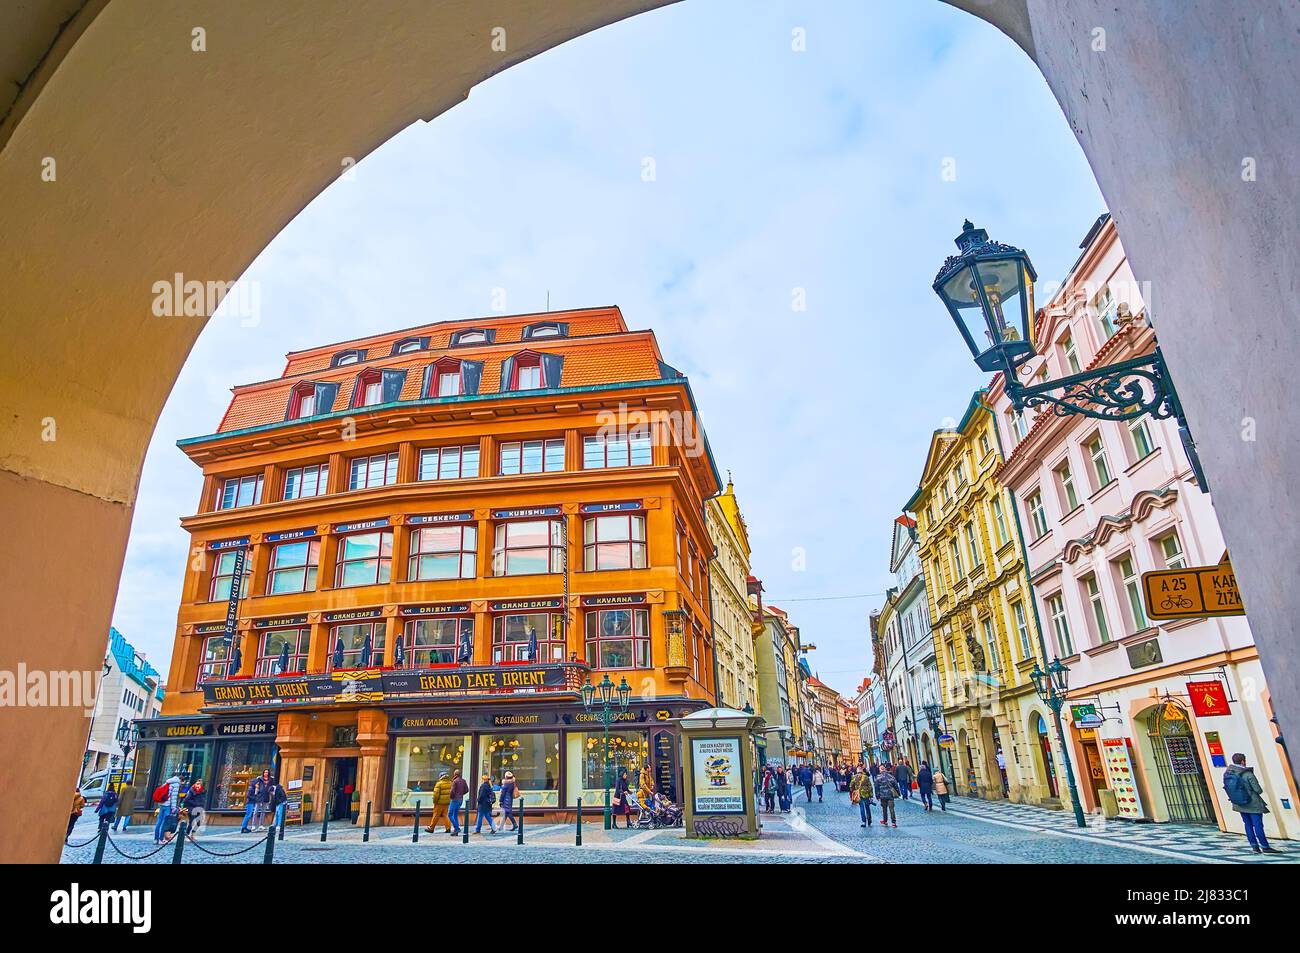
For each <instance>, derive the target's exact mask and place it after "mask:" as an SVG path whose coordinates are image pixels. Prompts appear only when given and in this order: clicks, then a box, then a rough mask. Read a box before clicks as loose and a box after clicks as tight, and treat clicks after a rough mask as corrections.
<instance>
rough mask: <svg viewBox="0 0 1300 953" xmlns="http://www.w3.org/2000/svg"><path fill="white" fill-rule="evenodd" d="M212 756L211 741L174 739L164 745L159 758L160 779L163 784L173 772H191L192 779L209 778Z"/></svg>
mask: <svg viewBox="0 0 1300 953" xmlns="http://www.w3.org/2000/svg"><path fill="white" fill-rule="evenodd" d="M211 758H212V742H210V741H173V742H171V743H170V744H166V745H163V748H162V756H161V757H160V758H159V759H158V760H159V764H158V781H157V783H156V784H155V787H156V786H157V784H162V783H163V782H164V781H166V780H167V779H168V778H170V777H171V776H172V775H173V774H176V775H179V774H181V773H182V772H186V771H188V772H189V775H190V780H191V781H197V780H199V779H200V778H202V779H203V780H205V781H206V780H207V777H208V762H209V760H211Z"/></svg>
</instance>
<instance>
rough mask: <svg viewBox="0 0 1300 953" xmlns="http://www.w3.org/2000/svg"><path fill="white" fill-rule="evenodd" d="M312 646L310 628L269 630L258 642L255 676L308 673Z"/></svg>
mask: <svg viewBox="0 0 1300 953" xmlns="http://www.w3.org/2000/svg"><path fill="white" fill-rule="evenodd" d="M310 645H311V629H309V628H301V629H268V630H267V631H265V632H263V633H262V635H261V637H260V638H259V639H258V640H257V665H256V667H255V668H254V669H253V674H254V675H258V676H268V675H286V674H288V673H291V672H305V671H307V655H308V649H309V648H310ZM286 650H287V651H286Z"/></svg>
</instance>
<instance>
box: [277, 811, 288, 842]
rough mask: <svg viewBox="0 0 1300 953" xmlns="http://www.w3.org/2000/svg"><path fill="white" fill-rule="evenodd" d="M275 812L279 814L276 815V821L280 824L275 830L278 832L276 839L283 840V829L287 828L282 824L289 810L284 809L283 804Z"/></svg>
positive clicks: (286, 825)
mask: <svg viewBox="0 0 1300 953" xmlns="http://www.w3.org/2000/svg"><path fill="white" fill-rule="evenodd" d="M277 810H278V811H279V813H277V814H276V819H277V820H279V822H280V823H279V824H278V825H277V830H278V831H279V833H277V834H276V838H277V839H278V840H284V829H285V828H286V827H288V826H289V825H288V824H286V823H285V822H284V819H285V817H286V816H287V815H288V813H289V809H288V808H287V807H285V806H284V805H283V804H281V805H280V807H279V808H277Z"/></svg>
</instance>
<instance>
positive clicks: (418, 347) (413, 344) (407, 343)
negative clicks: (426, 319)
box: [393, 337, 429, 355]
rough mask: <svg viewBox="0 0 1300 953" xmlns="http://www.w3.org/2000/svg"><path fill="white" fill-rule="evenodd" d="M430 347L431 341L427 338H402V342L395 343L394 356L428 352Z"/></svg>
mask: <svg viewBox="0 0 1300 953" xmlns="http://www.w3.org/2000/svg"><path fill="white" fill-rule="evenodd" d="M428 347H429V339H428V338H427V337H421V338H402V339H401V340H400V341H395V342H394V343H393V354H394V355H397V354H414V353H416V352H417V351H424V350H427V349H428Z"/></svg>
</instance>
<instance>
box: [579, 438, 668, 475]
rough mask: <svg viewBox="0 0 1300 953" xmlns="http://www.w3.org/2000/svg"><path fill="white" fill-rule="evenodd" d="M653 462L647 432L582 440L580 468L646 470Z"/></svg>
mask: <svg viewBox="0 0 1300 953" xmlns="http://www.w3.org/2000/svg"><path fill="white" fill-rule="evenodd" d="M652 462H653V453H652V450H651V440H650V431H649V429H648V428H636V429H632V430H627V431H622V432H617V433H609V434H600V433H596V434H588V435H586V436H584V437H583V438H582V468H583V469H584V470H604V469H610V468H614V467H648V466H650V464H651V463H652Z"/></svg>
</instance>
